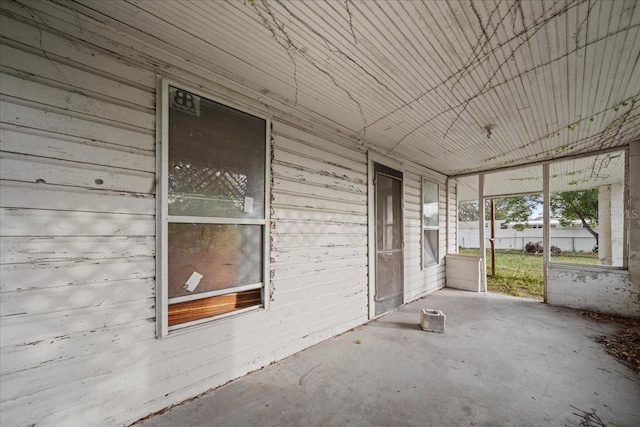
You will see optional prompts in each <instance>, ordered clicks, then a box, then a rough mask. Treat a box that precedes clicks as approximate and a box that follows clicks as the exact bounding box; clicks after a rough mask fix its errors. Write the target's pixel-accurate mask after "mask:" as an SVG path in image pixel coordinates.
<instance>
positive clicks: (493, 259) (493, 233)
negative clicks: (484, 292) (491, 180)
mask: <svg viewBox="0 0 640 427" xmlns="http://www.w3.org/2000/svg"><path fill="white" fill-rule="evenodd" d="M489 242H490V243H491V277H494V276H495V275H496V201H495V199H491V239H490V240H489Z"/></svg>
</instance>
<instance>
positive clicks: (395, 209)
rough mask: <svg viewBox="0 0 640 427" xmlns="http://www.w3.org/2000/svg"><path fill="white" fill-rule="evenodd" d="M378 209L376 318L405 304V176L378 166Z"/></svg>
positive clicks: (376, 180)
mask: <svg viewBox="0 0 640 427" xmlns="http://www.w3.org/2000/svg"><path fill="white" fill-rule="evenodd" d="M374 172H375V179H374V186H375V205H376V218H375V219H376V292H375V312H376V315H379V314H382V313H385V312H387V311H389V310H391V309H393V308H395V307H398V306H400V305H401V304H402V302H403V283H402V282H403V265H404V262H403V254H402V237H403V236H402V234H403V233H402V230H403V227H402V172H399V171H396V170H394V169H391V168H389V167H386V166H384V165H381V164H378V163H375V164H374Z"/></svg>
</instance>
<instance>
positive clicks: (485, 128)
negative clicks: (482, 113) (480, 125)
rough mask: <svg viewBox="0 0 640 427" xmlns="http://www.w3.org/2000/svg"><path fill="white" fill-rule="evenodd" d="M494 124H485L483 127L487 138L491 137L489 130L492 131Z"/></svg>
mask: <svg viewBox="0 0 640 427" xmlns="http://www.w3.org/2000/svg"><path fill="white" fill-rule="evenodd" d="M495 127H496V125H486V126H485V127H484V130H486V131H487V139H488V138H491V132H492V131H493V129H495Z"/></svg>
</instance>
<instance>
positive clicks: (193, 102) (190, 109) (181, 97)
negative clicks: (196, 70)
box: [169, 87, 200, 116]
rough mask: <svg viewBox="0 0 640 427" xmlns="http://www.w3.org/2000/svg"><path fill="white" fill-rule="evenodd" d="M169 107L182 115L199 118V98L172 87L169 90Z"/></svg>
mask: <svg viewBox="0 0 640 427" xmlns="http://www.w3.org/2000/svg"><path fill="white" fill-rule="evenodd" d="M169 107H170V108H173V109H174V110H180V111H182V112H183V113H187V114H191V115H194V116H200V97H199V96H197V95H194V94H192V93H189V92H187V91H186V90H182V89H176V88H173V87H172V88H171V89H170V90H169Z"/></svg>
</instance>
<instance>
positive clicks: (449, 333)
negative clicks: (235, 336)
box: [141, 290, 640, 427]
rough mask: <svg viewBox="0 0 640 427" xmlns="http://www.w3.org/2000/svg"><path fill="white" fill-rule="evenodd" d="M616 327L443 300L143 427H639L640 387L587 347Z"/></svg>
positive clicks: (538, 306)
mask: <svg viewBox="0 0 640 427" xmlns="http://www.w3.org/2000/svg"><path fill="white" fill-rule="evenodd" d="M422 308H437V309H440V310H442V311H443V312H444V313H445V314H446V316H447V320H446V331H445V333H444V334H435V333H430V332H424V331H422V330H421V329H420V328H419V326H418V321H419V311H420V309H422ZM615 329H616V328H615V326H614V325H611V324H604V323H598V322H595V321H593V320H590V319H586V318H583V317H581V316H579V315H577V314H576V313H574V312H573V311H572V310H567V309H561V308H556V307H550V306H547V305H544V304H542V303H539V302H536V301H532V300H525V299H518V298H512V297H508V296H503V295H498V294H474V293H467V292H460V291H454V290H442V291H439V292H437V293H435V294H433V295H430V296H428V297H426V298H423V299H421V300H419V301H416V302H413V303H411V304H408V305H406V306H404V307H402V308H400V309H399V310H397V311H395V312H392V313H390V314H388V315H386V316H384V317H382V318H381V319H379V320H376V321H374V322H371V323H369V324H367V325H364V326H361V327H359V328H356V329H355V330H354V331H351V332H348V333H345V334H343V335H341V336H339V337H336V338H333V339H330V340H328V341H325V342H323V343H321V344H319V345H316V346H315V347H312V348H310V349H307V350H305V351H303V352H300V353H298V354H296V355H294V356H292V357H289V358H288V359H286V360H284V361H282V362H280V363H277V364H274V365H271V366H268V367H266V368H264V369H262V370H260V371H258V372H255V373H252V374H249V375H247V376H246V377H244V378H241V379H239V380H236V381H234V382H232V383H230V384H227V385H225V386H223V387H220V388H219V389H217V390H215V391H213V392H211V393H209V394H207V395H205V396H202V397H200V398H198V399H195V400H193V401H190V402H187V403H185V404H182V405H180V406H177V407H175V408H173V409H171V410H170V411H168V412H166V413H164V414H162V415H156V416H154V417H151V418H149V419H148V420H146V421H145V422H143V423H142V424H141V425H142V426H144V427H152V426H156V427H169V426H185V427H189V426H192V427H195V426H233V427H236V426H253V425H260V426H297V425H304V426H320V425H322V426H359V425H362V426H365V425H366V426H372V425H373V426H390V425H410V426H567V425H569V426H571V425H579V423H580V422H581V421H582V420H583V419H582V418H579V417H578V416H576V415H573V413H574V412H578V411H576V410H575V409H574V408H572V406H574V407H576V408H579V409H582V410H585V411H591V409H592V408H593V409H596V411H597V414H598V416H599V417H600V418H601V419H602V420H603V421H604V422H605V424H606V425H609V424H608V423H609V422H614V423H618V424H616V425H624V426H628V427H631V426H640V377H639V376H638V375H637V374H636V373H634V372H633V371H631V370H630V369H628V368H627V367H625V366H624V365H622V364H620V363H618V362H617V361H616V360H615V359H614V358H613V357H611V356H609V355H608V354H606V353H605V351H604V350H603V348H602V347H601V345H600V344H597V343H595V342H594V341H593V340H592V339H591V338H590V337H592V336H594V335H600V334H606V333H610V332H613V331H615ZM358 343H359V344H358ZM585 425H586V424H585Z"/></svg>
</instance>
